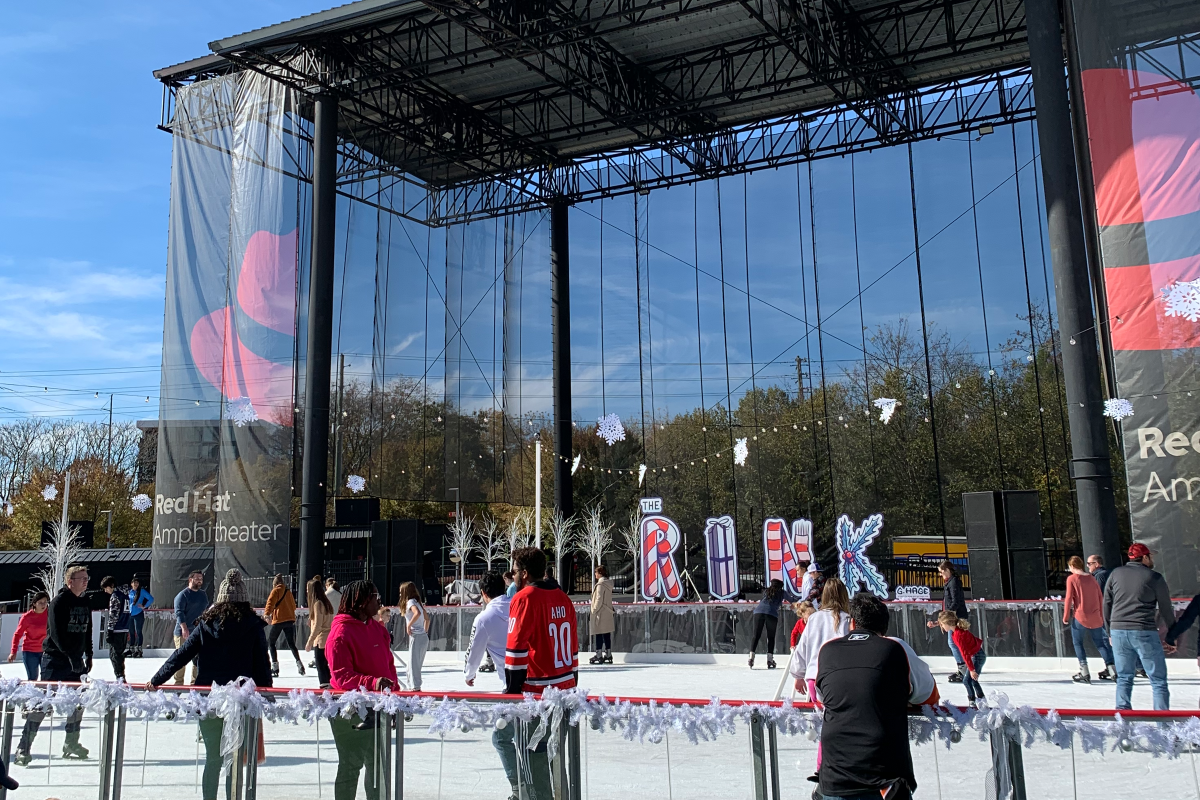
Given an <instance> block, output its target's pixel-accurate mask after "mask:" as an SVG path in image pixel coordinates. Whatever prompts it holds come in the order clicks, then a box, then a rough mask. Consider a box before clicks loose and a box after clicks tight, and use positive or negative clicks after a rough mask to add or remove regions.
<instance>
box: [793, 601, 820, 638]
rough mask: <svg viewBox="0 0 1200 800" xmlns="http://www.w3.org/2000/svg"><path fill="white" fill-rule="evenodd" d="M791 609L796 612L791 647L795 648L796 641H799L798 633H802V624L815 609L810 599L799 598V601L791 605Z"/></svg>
mask: <svg viewBox="0 0 1200 800" xmlns="http://www.w3.org/2000/svg"><path fill="white" fill-rule="evenodd" d="M792 610H793V611H795V612H796V616H797V617H798V619H797V620H796V624H795V626H793V627H792V637H791V642H792V649H793V650H795V649H796V642H798V641H800V634H802V633H804V625H805V624H806V623H807V622H808V618H809V617H811V616H812V615H813V612H815V611H816V610H817V609H816V607H815V606H813V604H812V601H811V600H801V601H800V602H799V603H795V604H793V605H792Z"/></svg>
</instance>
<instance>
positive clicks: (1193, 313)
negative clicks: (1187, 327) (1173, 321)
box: [1159, 278, 1200, 322]
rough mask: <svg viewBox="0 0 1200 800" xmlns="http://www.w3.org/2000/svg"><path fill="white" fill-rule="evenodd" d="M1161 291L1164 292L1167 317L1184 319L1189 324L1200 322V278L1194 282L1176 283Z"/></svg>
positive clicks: (1165, 314)
mask: <svg viewBox="0 0 1200 800" xmlns="http://www.w3.org/2000/svg"><path fill="white" fill-rule="evenodd" d="M1159 291H1161V292H1162V295H1163V302H1164V303H1166V305H1167V310H1166V311H1164V312H1163V315H1164V316H1167V317H1183V318H1184V319H1186V320H1187V321H1188V322H1200V278H1198V279H1196V280H1194V281H1176V282H1175V283H1172V284H1171V285H1170V286H1167V287H1165V288H1163V289H1160V290H1159Z"/></svg>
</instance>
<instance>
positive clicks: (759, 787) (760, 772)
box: [750, 711, 769, 800]
mask: <svg viewBox="0 0 1200 800" xmlns="http://www.w3.org/2000/svg"><path fill="white" fill-rule="evenodd" d="M764 738H765V737H764V736H763V719H762V715H761V714H759V713H758V712H757V711H756V712H754V713H753V714H751V715H750V759H751V765H750V769H751V771H752V772H753V774H754V800H767V782H768V780H769V777H768V775H767V771H768V769H769V768H768V767H767V752H766V743H765V741H764Z"/></svg>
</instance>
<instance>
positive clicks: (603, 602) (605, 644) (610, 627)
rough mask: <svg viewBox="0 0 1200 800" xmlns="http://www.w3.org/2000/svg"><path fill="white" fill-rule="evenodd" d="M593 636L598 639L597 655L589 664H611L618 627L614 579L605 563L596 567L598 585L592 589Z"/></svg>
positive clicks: (589, 660)
mask: <svg viewBox="0 0 1200 800" xmlns="http://www.w3.org/2000/svg"><path fill="white" fill-rule="evenodd" d="M589 625H590V627H591V630H592V636H594V637H595V639H596V655H594V656H592V657H591V658H590V659H588V663H589V664H611V663H613V657H612V635H613V631H615V630H616V629H617V624H616V616H615V614H614V613H613V599H612V581H611V580H609V578H608V570H607V569H606V568H605V567H604V565H603V564H601V565H600V566H598V567H596V585H595V587H594V588H593V589H592V616H591V619H590V620H589Z"/></svg>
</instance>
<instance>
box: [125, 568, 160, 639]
mask: <svg viewBox="0 0 1200 800" xmlns="http://www.w3.org/2000/svg"><path fill="white" fill-rule="evenodd" d="M153 604H154V595H152V594H150V592H148V591H146V590H145V589H143V588H142V580H141V578H139V577H138V576H136V575H134V576H133V580H131V581H130V582H129V657H130V658H141V657H142V629H143V628H145V627H146V609H147V608H149V607H150V606H151V605H153Z"/></svg>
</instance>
